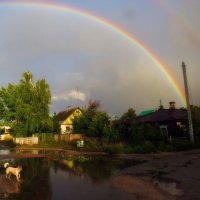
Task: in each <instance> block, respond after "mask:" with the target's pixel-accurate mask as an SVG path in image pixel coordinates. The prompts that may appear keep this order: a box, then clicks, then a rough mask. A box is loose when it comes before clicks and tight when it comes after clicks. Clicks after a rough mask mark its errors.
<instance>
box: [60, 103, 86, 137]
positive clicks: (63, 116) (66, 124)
mask: <svg viewBox="0 0 200 200" xmlns="http://www.w3.org/2000/svg"><path fill="white" fill-rule="evenodd" d="M80 115H82V110H81V109H80V108H79V107H77V108H71V109H67V110H64V111H61V112H59V113H58V114H57V119H58V121H59V124H60V130H61V134H69V133H71V132H72V131H73V125H72V120H73V119H74V117H76V116H80Z"/></svg>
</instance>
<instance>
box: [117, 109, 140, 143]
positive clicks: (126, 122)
mask: <svg viewBox="0 0 200 200" xmlns="http://www.w3.org/2000/svg"><path fill="white" fill-rule="evenodd" d="M137 126H138V125H137V116H136V113H135V110H134V109H133V108H129V109H128V111H127V112H126V113H124V114H123V115H122V116H121V117H120V119H119V126H118V127H117V130H118V132H119V133H120V139H122V140H125V141H129V142H131V141H133V140H134V136H133V135H134V133H135V132H136V129H137Z"/></svg>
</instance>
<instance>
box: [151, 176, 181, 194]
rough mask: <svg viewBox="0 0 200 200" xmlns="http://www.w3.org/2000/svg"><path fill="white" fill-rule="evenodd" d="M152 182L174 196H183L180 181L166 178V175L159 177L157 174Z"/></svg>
mask: <svg viewBox="0 0 200 200" xmlns="http://www.w3.org/2000/svg"><path fill="white" fill-rule="evenodd" d="M152 183H153V184H154V185H155V186H156V187H158V188H159V189H161V190H163V191H165V192H167V193H168V194H170V195H173V196H182V195H183V191H182V190H181V189H180V188H179V183H178V181H175V180H173V179H170V178H164V177H161V176H160V177H159V176H155V177H153V178H152Z"/></svg>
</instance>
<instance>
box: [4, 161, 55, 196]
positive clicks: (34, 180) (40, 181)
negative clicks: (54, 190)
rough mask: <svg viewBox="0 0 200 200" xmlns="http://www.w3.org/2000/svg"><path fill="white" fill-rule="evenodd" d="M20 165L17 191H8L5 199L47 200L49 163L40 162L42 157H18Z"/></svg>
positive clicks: (49, 189)
mask: <svg viewBox="0 0 200 200" xmlns="http://www.w3.org/2000/svg"><path fill="white" fill-rule="evenodd" d="M18 163H19V164H20V165H22V167H23V171H22V179H21V181H20V186H19V188H18V190H19V189H20V193H19V192H14V193H9V195H8V197H6V198H5V199H7V200H11V199H12V200H23V199H24V200H25V199H26V200H27V199H29V200H33V199H34V200H40V199H41V200H47V199H51V185H50V178H49V170H50V165H49V163H45V162H42V159H38V158H31V159H20V160H18ZM12 181H13V180H12Z"/></svg>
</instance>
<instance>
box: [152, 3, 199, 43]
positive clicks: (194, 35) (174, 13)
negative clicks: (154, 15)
mask: <svg viewBox="0 0 200 200" xmlns="http://www.w3.org/2000/svg"><path fill="white" fill-rule="evenodd" d="M155 2H156V4H159V5H160V6H161V7H162V9H163V10H165V11H166V12H167V13H169V14H170V15H171V16H173V19H175V20H176V21H178V22H179V24H181V25H182V26H183V28H184V30H186V31H187V32H188V33H189V34H190V35H191V36H192V38H193V39H195V42H197V43H198V44H200V37H199V34H197V33H196V31H195V29H194V28H193V27H192V25H191V23H190V22H188V20H186V19H185V18H183V17H182V16H181V14H180V13H179V12H178V11H177V9H176V10H175V8H174V7H173V6H171V5H170V2H169V1H165V0H155Z"/></svg>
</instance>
